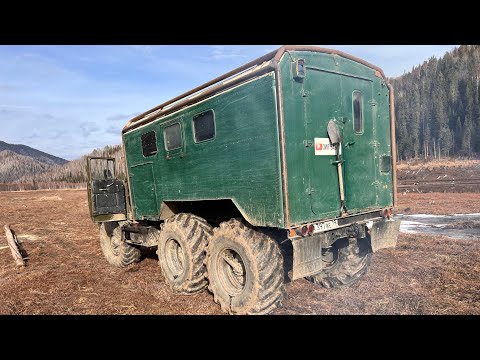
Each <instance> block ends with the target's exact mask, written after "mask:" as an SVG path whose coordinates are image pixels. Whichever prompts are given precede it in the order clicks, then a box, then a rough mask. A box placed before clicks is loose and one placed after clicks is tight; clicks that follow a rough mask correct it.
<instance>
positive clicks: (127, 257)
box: [100, 222, 141, 268]
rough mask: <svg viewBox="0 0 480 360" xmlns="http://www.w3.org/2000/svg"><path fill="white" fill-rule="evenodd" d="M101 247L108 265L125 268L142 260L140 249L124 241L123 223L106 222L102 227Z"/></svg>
mask: <svg viewBox="0 0 480 360" xmlns="http://www.w3.org/2000/svg"><path fill="white" fill-rule="evenodd" d="M100 247H101V248H102V252H103V255H104V256H105V259H107V261H108V263H109V264H111V265H113V266H116V267H120V268H124V267H127V266H128V265H130V264H133V263H135V262H138V261H139V260H140V255H141V253H140V249H138V248H136V247H134V246H132V245H130V244H127V243H126V242H125V241H124V240H122V229H121V223H118V222H104V223H102V224H101V225H100Z"/></svg>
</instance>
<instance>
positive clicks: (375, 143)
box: [369, 140, 380, 148]
mask: <svg viewBox="0 0 480 360" xmlns="http://www.w3.org/2000/svg"><path fill="white" fill-rule="evenodd" d="M369 145H370V146H371V147H374V148H376V147H378V146H379V145H380V143H379V142H378V141H377V140H373V141H370V143H369Z"/></svg>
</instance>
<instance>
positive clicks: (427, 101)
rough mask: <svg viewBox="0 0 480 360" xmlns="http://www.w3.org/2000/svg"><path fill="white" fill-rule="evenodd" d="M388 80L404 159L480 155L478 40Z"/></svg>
mask: <svg viewBox="0 0 480 360" xmlns="http://www.w3.org/2000/svg"><path fill="white" fill-rule="evenodd" d="M389 81H390V83H391V84H392V85H393V87H394V90H395V117H396V138H397V158H398V159H399V160H406V159H411V158H425V159H428V158H441V157H446V156H455V157H468V158H472V157H477V156H478V155H479V154H480V106H479V104H480V96H479V95H480V88H479V85H480V46H479V45H462V46H460V47H458V48H455V49H454V50H453V51H451V52H448V53H447V54H445V55H444V56H443V57H442V58H440V59H436V58H435V57H432V58H430V59H429V60H428V61H425V62H424V63H423V64H421V65H419V66H416V67H414V68H413V69H412V71H411V72H409V73H406V74H404V75H402V76H400V77H398V78H392V79H389Z"/></svg>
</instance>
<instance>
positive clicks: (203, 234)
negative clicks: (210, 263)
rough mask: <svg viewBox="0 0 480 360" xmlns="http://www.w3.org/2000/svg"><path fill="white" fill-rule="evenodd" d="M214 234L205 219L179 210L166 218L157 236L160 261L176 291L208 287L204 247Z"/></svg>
mask: <svg viewBox="0 0 480 360" xmlns="http://www.w3.org/2000/svg"><path fill="white" fill-rule="evenodd" d="M211 235H212V227H211V226H210V225H209V224H208V223H207V221H206V220H204V219H202V218H201V217H198V216H196V215H193V214H187V213H180V214H177V215H175V216H173V217H171V218H170V219H167V220H166V221H165V223H164V224H163V225H162V229H161V231H160V235H159V238H158V249H157V255H158V262H159V265H160V267H161V269H162V274H163V276H164V277H165V281H166V282H167V283H168V284H169V285H170V287H171V288H172V290H173V291H175V292H177V293H180V294H185V295H188V294H194V293H197V292H200V291H202V290H204V289H205V287H206V286H207V284H208V282H207V279H206V277H205V272H206V268H205V265H204V263H203V262H204V260H205V247H206V246H207V243H208V239H209V238H210V236H211Z"/></svg>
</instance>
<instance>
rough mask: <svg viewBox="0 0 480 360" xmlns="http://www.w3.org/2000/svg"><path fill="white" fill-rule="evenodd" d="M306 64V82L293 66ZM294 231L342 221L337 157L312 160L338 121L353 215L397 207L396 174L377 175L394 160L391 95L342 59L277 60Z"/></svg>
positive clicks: (305, 55) (301, 55) (370, 74)
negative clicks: (357, 110)
mask: <svg viewBox="0 0 480 360" xmlns="http://www.w3.org/2000/svg"><path fill="white" fill-rule="evenodd" d="M298 59H305V68H306V71H305V76H304V78H303V79H295V78H294V76H293V75H294V69H295V68H294V62H295V61H296V60H298ZM280 71H281V81H282V95H283V111H284V118H285V142H286V160H287V169H288V172H287V174H288V196H289V212H290V221H291V225H298V224H302V223H308V222H311V221H315V220H320V219H326V218H332V217H337V216H340V214H341V212H340V193H339V181H338V174H337V166H336V164H335V163H334V161H335V160H336V158H335V155H315V141H314V140H315V138H327V137H328V134H327V124H328V122H329V121H330V120H333V121H334V122H335V123H336V124H337V126H338V128H339V129H340V132H341V134H342V139H343V141H342V157H343V160H344V163H343V181H344V189H345V199H346V206H347V210H348V213H349V214H355V213H359V212H363V211H368V210H370V209H377V208H382V207H385V206H392V204H393V195H392V174H391V171H390V172H388V173H380V167H379V156H380V155H381V154H390V151H391V150H390V146H391V144H390V116H389V98H388V88H387V87H386V85H385V83H384V81H383V80H382V79H381V78H379V77H377V76H375V71H374V70H373V69H371V68H369V67H367V66H365V65H363V64H360V63H358V62H356V61H353V60H350V59H346V58H343V57H340V56H337V55H332V54H324V53H316V52H307V51H295V52H289V53H286V54H285V55H284V56H283V57H282V59H281V61H280ZM355 90H357V91H360V92H361V93H362V97H363V123H364V129H363V133H358V134H357V133H355V131H354V127H353V106H352V94H353V91H355Z"/></svg>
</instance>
